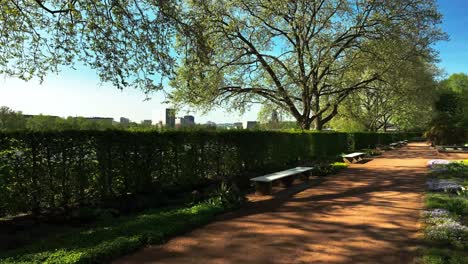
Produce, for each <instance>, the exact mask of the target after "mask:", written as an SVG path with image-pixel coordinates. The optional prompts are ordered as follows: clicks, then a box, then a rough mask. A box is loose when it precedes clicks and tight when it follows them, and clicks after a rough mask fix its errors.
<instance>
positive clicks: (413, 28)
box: [171, 0, 444, 130]
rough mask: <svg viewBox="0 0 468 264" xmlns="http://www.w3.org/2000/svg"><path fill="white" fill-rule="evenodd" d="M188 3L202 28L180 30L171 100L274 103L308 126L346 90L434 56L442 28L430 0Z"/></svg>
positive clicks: (327, 115)
mask: <svg viewBox="0 0 468 264" xmlns="http://www.w3.org/2000/svg"><path fill="white" fill-rule="evenodd" d="M409 6H411V8H407V7H409ZM185 8H186V9H187V10H189V12H188V14H187V17H186V20H187V24H189V25H191V26H193V27H194V29H193V30H194V32H195V33H196V34H195V38H187V37H185V36H181V37H180V38H179V39H178V40H179V41H180V43H179V45H178V47H177V48H178V51H179V52H180V53H181V54H183V55H184V56H183V59H181V63H180V66H179V67H178V68H177V69H176V72H177V74H176V78H174V80H173V81H172V82H171V86H172V87H174V91H173V93H172V97H171V99H172V101H175V102H177V103H184V104H189V105H191V106H194V107H201V108H202V109H205V108H206V107H208V108H209V107H211V106H214V105H218V104H224V105H226V106H227V107H228V108H229V109H231V108H239V109H245V107H248V106H249V105H250V104H251V103H252V102H259V103H267V104H273V105H274V106H275V107H276V108H278V109H282V110H284V111H288V112H289V114H290V115H291V116H292V117H294V119H296V120H297V122H298V124H299V125H300V127H301V128H303V129H309V128H310V126H311V123H312V122H314V123H315V128H316V129H317V130H321V129H322V128H323V127H324V125H325V124H326V123H327V122H329V121H330V120H331V119H333V117H334V116H335V115H336V114H337V113H338V108H339V107H340V106H341V105H342V102H343V100H344V99H345V98H346V97H348V96H349V95H350V94H353V93H355V92H357V91H362V90H371V89H372V88H374V87H375V86H377V85H378V84H379V80H381V79H382V78H383V75H384V74H385V73H386V72H388V71H389V70H390V69H399V68H401V66H402V65H404V64H405V62H406V61H408V60H409V58H415V57H416V58H428V57H432V56H431V55H432V52H431V48H430V47H431V46H430V43H431V42H435V41H437V40H440V39H443V38H444V34H443V33H441V31H440V30H439V28H438V24H439V23H440V15H439V13H438V10H437V7H436V4H435V1H433V0H430V1H427V0H424V1H423V0H412V1H409V0H403V1H398V2H392V3H391V4H390V2H386V1H350V0H345V1H324V2H321V4H317V3H316V2H315V1H300V2H297V1H293V2H291V1H283V0H273V1H266V2H263V1H256V0H247V1H246V0H242V1H240V0H231V1H187V2H186V6H185ZM292 14H294V15H292ZM421 14H424V15H421ZM219 21H222V23H219ZM337 21H340V22H342V23H336V22H337ZM401 32H405V34H402V33H401ZM300 39H302V40H304V41H297V40H300ZM401 43H405V44H406V45H401ZM371 61H374V62H377V63H373V64H371V63H370V62H371ZM401 72H405V71H404V70H403V69H402V70H401ZM405 77H406V76H405ZM402 79H405V78H402ZM392 85H393V83H392ZM386 88H388V87H386ZM372 90H374V89H372Z"/></svg>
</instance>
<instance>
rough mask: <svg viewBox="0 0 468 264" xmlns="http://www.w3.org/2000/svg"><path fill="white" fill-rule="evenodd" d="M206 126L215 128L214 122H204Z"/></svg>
mask: <svg viewBox="0 0 468 264" xmlns="http://www.w3.org/2000/svg"><path fill="white" fill-rule="evenodd" d="M206 125H207V126H214V127H215V126H216V123H215V122H211V121H208V122H206Z"/></svg>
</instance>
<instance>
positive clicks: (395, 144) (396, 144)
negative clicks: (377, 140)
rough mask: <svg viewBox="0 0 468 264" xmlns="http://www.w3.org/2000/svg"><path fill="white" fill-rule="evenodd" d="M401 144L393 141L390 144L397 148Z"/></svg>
mask: <svg viewBox="0 0 468 264" xmlns="http://www.w3.org/2000/svg"><path fill="white" fill-rule="evenodd" d="M399 146H400V144H398V143H391V144H390V147H393V148H397V147H399Z"/></svg>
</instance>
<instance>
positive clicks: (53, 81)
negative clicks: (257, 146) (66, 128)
mask: <svg viewBox="0 0 468 264" xmlns="http://www.w3.org/2000/svg"><path fill="white" fill-rule="evenodd" d="M438 2H439V7H440V11H441V12H442V14H443V15H444V22H443V25H442V27H443V29H444V31H445V32H447V33H448V34H449V36H450V41H448V42H442V43H439V44H437V45H436V49H437V50H438V51H439V52H440V59H441V62H440V64H439V66H440V67H441V68H443V69H444V70H445V72H446V73H447V74H452V73H458V72H464V73H468V14H467V13H466V12H467V11H468V1H467V0H439V1H438ZM144 99H145V95H144V93H143V92H141V91H138V90H132V89H127V90H123V91H120V90H117V89H115V88H113V87H112V86H110V85H108V84H100V82H99V79H98V77H97V75H96V74H95V73H94V72H93V71H91V70H88V69H84V68H78V70H70V69H64V70H63V71H62V72H61V73H60V74H59V75H49V76H48V77H47V78H46V79H45V81H44V82H43V83H42V84H39V82H38V81H37V80H32V81H29V82H24V81H21V80H19V79H12V78H8V77H5V76H2V77H0V106H2V105H5V106H8V107H10V108H12V109H14V110H20V111H23V113H25V114H40V113H42V114H48V115H58V116H64V117H66V116H101V117H113V118H114V119H116V120H118V119H119V118H120V117H122V116H123V117H128V118H130V119H131V120H133V121H141V120H143V119H152V120H153V121H154V122H157V121H159V120H162V118H163V112H164V109H165V108H166V107H167V106H166V105H163V104H162V102H163V101H164V100H165V98H164V95H162V94H153V95H152V100H150V101H144ZM258 109H259V107H258V106H254V107H252V109H251V110H250V111H248V112H247V113H245V114H244V115H240V114H239V113H226V112H225V111H223V110H222V109H216V110H213V111H211V112H210V113H208V114H206V115H201V113H191V114H194V115H195V120H196V122H197V123H205V122H206V121H214V122H217V123H224V122H236V121H247V120H256V117H257V112H258ZM184 114H186V113H185V112H182V113H179V115H184Z"/></svg>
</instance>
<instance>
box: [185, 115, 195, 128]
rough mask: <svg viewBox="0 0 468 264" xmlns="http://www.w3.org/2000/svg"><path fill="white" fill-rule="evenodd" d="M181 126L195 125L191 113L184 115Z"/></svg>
mask: <svg viewBox="0 0 468 264" xmlns="http://www.w3.org/2000/svg"><path fill="white" fill-rule="evenodd" d="M182 125H183V126H194V125H195V117H194V116H192V115H186V116H184V121H183V123H182Z"/></svg>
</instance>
